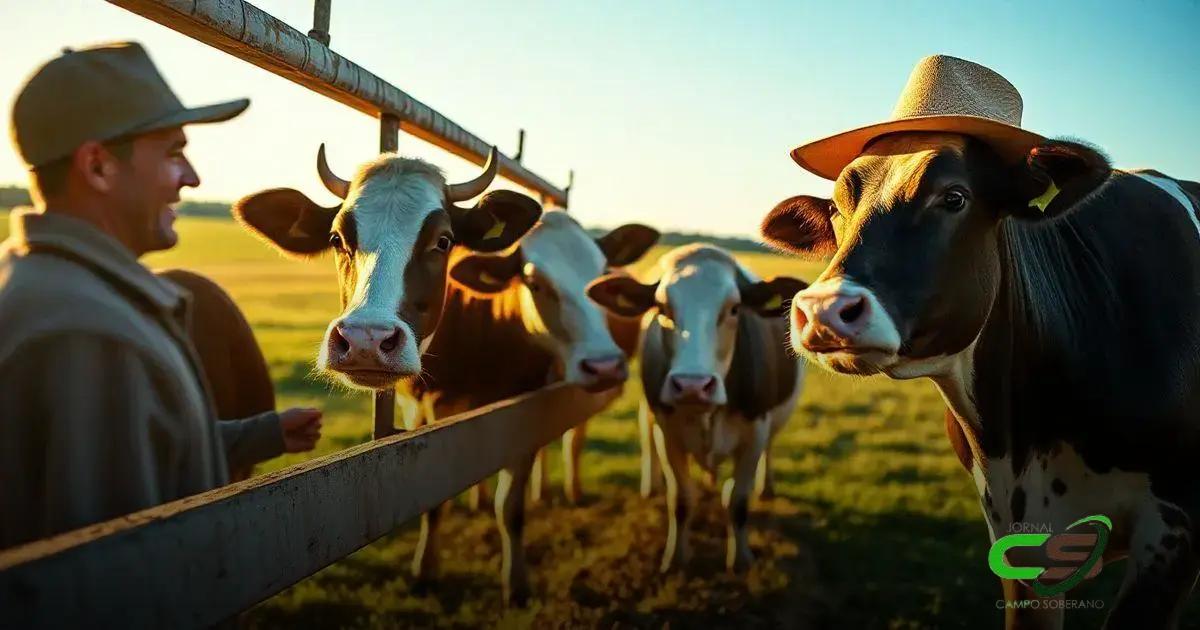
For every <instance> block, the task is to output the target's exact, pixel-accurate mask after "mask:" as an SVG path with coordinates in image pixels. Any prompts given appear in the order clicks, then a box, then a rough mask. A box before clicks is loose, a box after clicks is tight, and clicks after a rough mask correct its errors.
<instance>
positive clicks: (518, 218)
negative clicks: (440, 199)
mask: <svg viewBox="0 0 1200 630" xmlns="http://www.w3.org/2000/svg"><path fill="white" fill-rule="evenodd" d="M449 211H450V222H451V225H452V227H453V229H454V238H455V239H456V240H457V241H458V242H459V243H462V244H463V245H464V246H466V248H467V249H470V250H474V251H477V252H484V253H491V252H498V251H501V250H503V249H507V248H508V247H511V246H512V244H513V243H516V242H517V240H518V239H520V238H521V237H522V236H524V235H525V233H526V232H528V231H529V228H531V227H533V224H535V223H537V221H538V219H540V218H541V217H542V206H541V205H540V204H539V203H538V202H536V201H534V200H533V198H531V197H528V196H526V195H522V194H521V193H518V192H513V191H511V190H493V191H492V192H489V193H488V194H486V195H484V196H483V197H480V198H479V201H478V202H477V203H476V204H475V207H473V208H462V207H459V206H454V205H451V206H450V208H449Z"/></svg>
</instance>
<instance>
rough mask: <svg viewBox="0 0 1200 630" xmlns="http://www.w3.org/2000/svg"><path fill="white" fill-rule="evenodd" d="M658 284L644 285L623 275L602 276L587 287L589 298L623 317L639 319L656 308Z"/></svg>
mask: <svg viewBox="0 0 1200 630" xmlns="http://www.w3.org/2000/svg"><path fill="white" fill-rule="evenodd" d="M656 290H658V283H657V282H655V283H654V284H642V283H641V282H638V281H637V280H634V279H633V278H632V277H630V276H627V275H625V274H623V273H615V274H609V275H607V276H600V277H599V278H596V279H595V280H593V281H592V282H591V284H589V285H588V287H587V294H588V297H590V298H592V300H594V301H595V302H596V303H597V304H599V305H600V306H603V307H604V308H606V309H608V311H609V312H611V313H613V314H614V315H620V316H621V317H638V316H639V315H641V314H642V313H645V312H646V311H648V310H650V307H652V306H654V292H655V291H656Z"/></svg>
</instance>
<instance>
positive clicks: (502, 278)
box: [450, 250, 522, 295]
mask: <svg viewBox="0 0 1200 630" xmlns="http://www.w3.org/2000/svg"><path fill="white" fill-rule="evenodd" d="M521 260H522V258H521V251H520V250H517V251H515V252H512V253H511V254H508V255H507V256H486V255H485V256H480V255H475V254H472V255H469V256H464V257H463V258H462V259H461V260H459V261H458V262H457V263H454V266H453V267H451V268H450V278H451V279H452V280H454V281H455V282H457V283H458V284H460V285H462V286H464V287H466V288H467V289H469V290H471V291H474V292H475V293H481V294H484V295H489V294H493V293H499V292H500V291H503V290H504V289H505V287H507V286H508V284H509V283H510V282H512V279H513V278H515V277H517V275H519V274H520V273H521Z"/></svg>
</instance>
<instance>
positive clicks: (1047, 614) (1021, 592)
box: [1000, 579, 1063, 630]
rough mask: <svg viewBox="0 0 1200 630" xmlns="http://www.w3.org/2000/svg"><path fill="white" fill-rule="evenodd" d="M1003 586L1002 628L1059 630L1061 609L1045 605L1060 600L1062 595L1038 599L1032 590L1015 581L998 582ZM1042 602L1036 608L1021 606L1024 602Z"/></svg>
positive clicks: (1010, 629)
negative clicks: (1036, 600)
mask: <svg viewBox="0 0 1200 630" xmlns="http://www.w3.org/2000/svg"><path fill="white" fill-rule="evenodd" d="M1000 582H1001V583H1003V585H1004V603H1005V606H1004V628H1005V630H1061V628H1062V627H1063V607H1062V606H1061V605H1046V604H1045V602H1048V601H1051V600H1061V599H1062V598H1063V596H1062V595H1055V596H1054V597H1038V596H1037V594H1036V593H1034V592H1033V589H1032V588H1031V587H1029V586H1026V585H1025V584H1022V583H1021V582H1019V581H1017V580H1004V579H1002V580H1000ZM1035 599H1040V600H1042V602H1043V604H1041V605H1038V606H1036V607H1034V606H1031V605H1027V604H1021V603H1020V602H1022V601H1025V600H1035Z"/></svg>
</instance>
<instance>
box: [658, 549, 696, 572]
mask: <svg viewBox="0 0 1200 630" xmlns="http://www.w3.org/2000/svg"><path fill="white" fill-rule="evenodd" d="M689 560H691V553H690V552H688V551H681V552H678V553H675V554H673V555H669V556H668V555H664V556H663V559H662V562H661V563H660V564H659V566H658V570H659V572H660V573H671V572H674V571H682V570H683V569H684V568H685V567H687V565H688V561H689Z"/></svg>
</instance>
